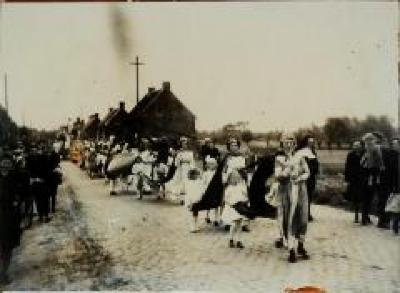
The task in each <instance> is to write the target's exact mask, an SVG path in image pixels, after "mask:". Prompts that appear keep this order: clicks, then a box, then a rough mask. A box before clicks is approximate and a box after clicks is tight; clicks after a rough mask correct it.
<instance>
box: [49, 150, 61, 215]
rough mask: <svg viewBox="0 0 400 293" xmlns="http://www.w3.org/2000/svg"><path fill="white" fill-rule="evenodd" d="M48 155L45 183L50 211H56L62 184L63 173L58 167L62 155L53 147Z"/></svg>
mask: <svg viewBox="0 0 400 293" xmlns="http://www.w3.org/2000/svg"><path fill="white" fill-rule="evenodd" d="M46 155H47V160H48V164H47V172H46V173H47V174H46V178H45V179H46V182H45V183H46V186H47V190H48V192H49V194H48V196H49V200H50V212H51V213H54V212H55V209H56V202H57V189H58V185H59V184H61V173H60V172H59V171H58V170H57V167H58V166H59V164H60V156H59V155H58V154H57V153H56V152H55V151H54V150H52V149H50V150H49V151H48V152H47V153H46Z"/></svg>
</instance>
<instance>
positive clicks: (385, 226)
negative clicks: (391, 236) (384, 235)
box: [377, 221, 390, 229]
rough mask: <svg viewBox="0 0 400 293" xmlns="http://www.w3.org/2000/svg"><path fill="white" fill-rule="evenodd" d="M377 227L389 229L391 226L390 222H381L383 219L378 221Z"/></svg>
mask: <svg viewBox="0 0 400 293" xmlns="http://www.w3.org/2000/svg"><path fill="white" fill-rule="evenodd" d="M377 227H378V228H381V229H389V228H390V227H389V224H388V223H384V222H381V221H380V222H378V225H377Z"/></svg>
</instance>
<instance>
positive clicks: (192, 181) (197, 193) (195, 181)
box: [185, 169, 204, 233]
mask: <svg viewBox="0 0 400 293" xmlns="http://www.w3.org/2000/svg"><path fill="white" fill-rule="evenodd" d="M187 176H188V180H187V182H186V186H185V187H186V191H187V195H186V198H185V206H186V208H187V209H188V210H189V212H190V214H191V227H190V232H192V233H196V232H198V231H199V227H198V215H199V214H198V212H197V211H192V207H193V204H195V203H197V202H199V201H200V200H201V198H202V196H203V193H204V186H203V184H202V183H203V182H202V178H201V177H200V171H199V170H198V169H191V170H189V172H188V175H187Z"/></svg>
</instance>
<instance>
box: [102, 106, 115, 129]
mask: <svg viewBox="0 0 400 293" xmlns="http://www.w3.org/2000/svg"><path fill="white" fill-rule="evenodd" d="M117 111H118V109H113V108H110V111H109V112H108V113H107V115H106V116H105V117H104V118H103V120H101V121H100V124H99V126H107V125H108V124H109V121H110V119H111V117H113V116H114V113H115V112H117Z"/></svg>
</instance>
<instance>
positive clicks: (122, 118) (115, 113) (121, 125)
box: [98, 102, 130, 140]
mask: <svg viewBox="0 0 400 293" xmlns="http://www.w3.org/2000/svg"><path fill="white" fill-rule="evenodd" d="M129 131H130V129H129V114H128V112H127V111H126V109H125V103H124V102H120V103H119V108H116V109H113V108H110V109H109V112H108V114H107V115H106V116H105V117H104V119H103V120H101V122H100V123H99V126H98V133H99V137H102V138H108V137H110V135H114V136H115V137H116V139H117V140H128V139H129Z"/></svg>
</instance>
